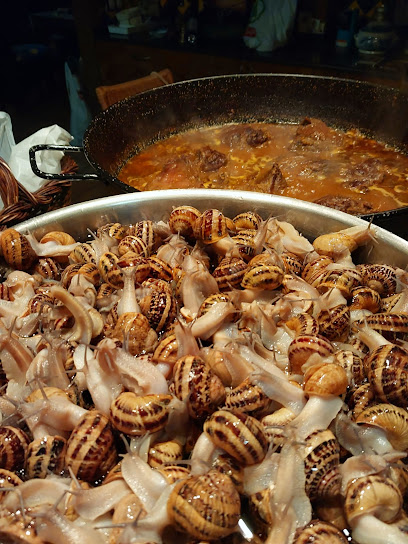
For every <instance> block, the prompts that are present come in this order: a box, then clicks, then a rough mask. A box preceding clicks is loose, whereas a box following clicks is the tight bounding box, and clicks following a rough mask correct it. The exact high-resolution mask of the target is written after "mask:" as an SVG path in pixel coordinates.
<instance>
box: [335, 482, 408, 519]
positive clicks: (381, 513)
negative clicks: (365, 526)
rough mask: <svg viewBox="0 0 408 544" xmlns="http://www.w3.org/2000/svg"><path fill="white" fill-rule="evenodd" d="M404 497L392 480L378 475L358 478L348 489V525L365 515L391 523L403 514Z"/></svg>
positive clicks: (346, 500)
mask: <svg viewBox="0 0 408 544" xmlns="http://www.w3.org/2000/svg"><path fill="white" fill-rule="evenodd" d="M401 508H402V495H401V492H400V490H399V489H398V486H397V485H396V484H395V483H394V482H393V481H392V480H391V479H390V478H384V477H382V476H379V475H377V474H372V475H370V476H363V477H362V478H356V479H355V480H353V481H352V482H351V483H350V484H349V485H348V487H347V492H346V497H345V501H344V513H345V515H346V519H347V521H348V523H349V524H350V525H351V526H353V523H354V521H355V520H356V519H357V518H358V517H359V516H362V515H364V514H371V515H373V516H376V517H378V518H379V519H380V520H381V521H384V522H386V523H391V522H392V521H393V520H394V519H395V518H396V517H397V516H398V515H399V513H400V512H401Z"/></svg>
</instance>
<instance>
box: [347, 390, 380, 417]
mask: <svg viewBox="0 0 408 544" xmlns="http://www.w3.org/2000/svg"><path fill="white" fill-rule="evenodd" d="M346 402H347V404H348V406H349V407H350V408H351V411H352V414H353V418H354V419H356V418H357V417H358V415H359V414H360V413H361V412H363V411H364V410H365V409H366V408H367V407H368V406H371V405H372V404H373V403H374V402H375V395H374V391H373V389H372V387H371V385H370V384H369V383H363V384H361V385H359V386H357V387H355V388H354V389H350V390H349V391H348V393H347V395H346Z"/></svg>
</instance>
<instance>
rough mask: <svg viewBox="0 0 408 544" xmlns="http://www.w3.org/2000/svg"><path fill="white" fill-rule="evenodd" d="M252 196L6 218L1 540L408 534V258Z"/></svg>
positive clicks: (301, 539) (380, 537) (355, 231)
mask: <svg viewBox="0 0 408 544" xmlns="http://www.w3.org/2000/svg"><path fill="white" fill-rule="evenodd" d="M374 237H375V232H374V229H373V228H372V227H366V226H362V227H360V226H357V227H351V228H348V229H345V230H342V231H339V232H335V233H328V234H325V235H322V236H319V237H318V238H316V239H315V240H314V241H313V242H312V243H311V242H310V241H309V240H307V239H306V238H305V237H304V236H302V234H301V233H299V232H298V231H297V230H296V229H295V228H294V227H293V226H292V225H291V224H289V223H288V222H285V221H280V220H278V219H277V218H269V219H266V220H264V219H262V218H261V217H260V216H259V215H258V214H257V213H255V212H251V211H248V212H246V213H241V214H239V215H237V216H236V217H234V218H228V217H226V216H225V215H223V213H222V212H221V211H219V210H216V209H208V210H205V211H204V212H201V211H199V210H197V209H196V208H193V207H190V206H180V207H177V208H174V209H173V211H172V212H171V213H170V215H169V217H168V221H167V222H163V221H160V222H152V221H149V220H140V221H138V220H137V219H136V220H135V222H134V223H132V224H130V225H122V224H119V223H112V224H107V225H105V226H103V227H101V228H99V229H98V230H97V231H96V232H94V233H93V236H92V238H88V240H87V241H85V242H79V241H75V240H74V239H73V238H72V237H71V236H70V235H69V234H67V233H65V232H58V231H54V232H49V233H48V234H46V235H45V236H43V237H42V238H41V239H40V240H37V239H36V238H35V237H34V236H33V235H32V234H30V233H28V234H21V233H19V232H18V231H17V230H15V229H13V228H10V229H7V230H5V231H3V232H2V233H0V243H1V253H2V259H3V260H4V263H5V266H4V269H5V272H4V278H3V282H2V283H1V284H0V294H1V300H0V359H1V367H0V380H1V382H0V386H1V396H0V419H1V420H0V541H1V542H2V543H5V542H7V543H8V542H11V543H19V544H24V543H26V544H28V543H30V544H44V543H50V544H72V543H74V542H75V543H77V542H83V543H84V544H85V543H86V544H101V543H103V544H130V543H139V544H147V543H161V542H164V543H167V542H168V543H171V542H176V541H177V542H180V543H185V544H187V543H193V542H218V541H223V542H234V543H235V542H255V543H261V542H266V543H268V544H292V543H295V544H306V543H312V542H313V543H314V544H323V543H325V544H335V543H339V544H340V543H346V542H356V543H359V544H385V543H391V542H392V543H393V544H400V543H408V517H407V514H406V512H405V506H406V497H407V493H406V492H407V488H408V469H407V465H406V464H405V463H406V451H407V449H408V415H407V411H406V407H407V403H408V347H407V344H406V341H405V339H406V333H407V332H408V289H407V287H406V286H407V284H408V274H407V273H406V272H405V271H404V270H402V269H400V268H398V267H394V266H389V265H385V264H381V263H379V264H373V263H371V264H357V263H355V262H353V258H352V252H353V251H354V250H355V249H356V248H357V247H358V246H359V245H362V244H366V243H367V242H369V243H371V241H372V239H373V238H374Z"/></svg>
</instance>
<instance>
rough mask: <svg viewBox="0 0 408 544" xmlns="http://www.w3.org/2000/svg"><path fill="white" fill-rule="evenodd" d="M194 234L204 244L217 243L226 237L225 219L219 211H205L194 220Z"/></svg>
mask: <svg viewBox="0 0 408 544" xmlns="http://www.w3.org/2000/svg"><path fill="white" fill-rule="evenodd" d="M194 234H195V236H196V238H198V239H199V240H201V241H202V242H203V243H204V244H213V243H214V242H218V241H219V240H221V239H222V238H225V236H227V235H228V229H227V220H226V217H225V216H224V214H223V213H222V212H220V211H219V210H216V209H209V210H205V211H204V212H203V213H202V214H201V215H200V217H199V218H198V219H197V220H196V223H195V228H194Z"/></svg>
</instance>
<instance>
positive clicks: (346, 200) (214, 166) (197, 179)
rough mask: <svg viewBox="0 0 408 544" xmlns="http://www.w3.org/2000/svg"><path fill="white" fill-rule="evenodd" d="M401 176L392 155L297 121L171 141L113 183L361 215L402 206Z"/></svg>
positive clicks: (401, 165) (404, 163) (356, 136)
mask: <svg viewBox="0 0 408 544" xmlns="http://www.w3.org/2000/svg"><path fill="white" fill-rule="evenodd" d="M407 172H408V157H407V156H406V155H404V154H402V153H399V152H398V151H396V150H395V149H393V148H391V147H389V146H386V145H384V144H382V143H380V142H377V141H375V140H372V139H369V138H367V137H365V136H363V135H362V134H360V133H359V132H358V131H357V130H350V131H348V132H342V131H340V130H336V129H333V128H329V127H328V126H327V125H326V124H325V123H323V122H322V121H320V120H319V119H310V118H305V119H304V120H303V122H302V123H300V124H298V125H294V124H290V125H289V124H286V125H285V124H272V123H251V124H231V125H223V126H218V127H211V128H206V129H199V130H191V131H188V132H185V133H182V134H177V135H174V136H171V137H169V138H167V139H166V140H162V141H159V142H156V143H154V144H153V145H151V146H150V147H148V148H146V149H145V150H144V151H142V152H141V153H139V154H138V155H136V156H134V157H133V158H131V159H130V160H129V161H128V162H127V164H125V166H124V167H123V168H122V170H121V172H120V173H119V176H118V177H119V179H120V180H122V181H123V182H125V183H127V184H128V185H132V186H133V187H136V188H137V189H140V190H141V191H147V190H153V189H173V188H192V187H204V188H213V189H225V188H229V189H241V190H249V191H258V192H263V193H273V194H278V195H283V196H290V197H294V198H299V199H302V200H308V201H310V202H317V203H319V204H324V205H326V206H330V207H332V208H337V209H340V210H343V211H346V212H348V213H352V214H361V213H371V212H378V211H386V210H390V209H394V208H399V207H401V206H407V205H408V183H407Z"/></svg>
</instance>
